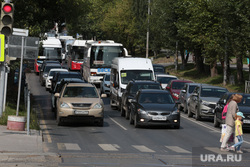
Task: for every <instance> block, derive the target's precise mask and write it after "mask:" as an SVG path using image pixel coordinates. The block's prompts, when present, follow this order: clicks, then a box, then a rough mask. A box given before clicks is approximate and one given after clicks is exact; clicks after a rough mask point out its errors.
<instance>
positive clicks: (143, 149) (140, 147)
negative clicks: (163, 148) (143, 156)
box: [132, 145, 155, 153]
mask: <svg viewBox="0 0 250 167" xmlns="http://www.w3.org/2000/svg"><path fill="white" fill-rule="evenodd" d="M132 146H133V147H134V148H135V149H137V150H139V151H141V152H148V153H153V152H155V151H154V150H151V149H149V148H147V147H146V146H143V145H132Z"/></svg>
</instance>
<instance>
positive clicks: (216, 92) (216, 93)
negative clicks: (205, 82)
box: [201, 88, 227, 97]
mask: <svg viewBox="0 0 250 167" xmlns="http://www.w3.org/2000/svg"><path fill="white" fill-rule="evenodd" d="M226 92H227V90H226V89H220V88H202V89H201V97H221V96H222V95H223V94H224V93H226Z"/></svg>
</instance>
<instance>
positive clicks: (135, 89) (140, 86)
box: [130, 84, 161, 94]
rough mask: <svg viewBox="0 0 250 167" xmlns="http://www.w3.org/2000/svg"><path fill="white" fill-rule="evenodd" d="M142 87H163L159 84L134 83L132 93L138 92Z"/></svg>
mask: <svg viewBox="0 0 250 167" xmlns="http://www.w3.org/2000/svg"><path fill="white" fill-rule="evenodd" d="M140 89H161V86H160V85H157V84H142V85H139V84H134V85H133V86H132V87H131V89H130V94H136V92H137V91H138V90H140Z"/></svg>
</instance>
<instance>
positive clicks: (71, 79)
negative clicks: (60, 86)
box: [61, 78, 86, 83]
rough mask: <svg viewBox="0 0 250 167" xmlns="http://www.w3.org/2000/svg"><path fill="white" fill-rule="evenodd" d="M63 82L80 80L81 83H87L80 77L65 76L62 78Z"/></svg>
mask: <svg viewBox="0 0 250 167" xmlns="http://www.w3.org/2000/svg"><path fill="white" fill-rule="evenodd" d="M61 82H79V83H86V81H84V80H82V79H80V78H63V79H61Z"/></svg>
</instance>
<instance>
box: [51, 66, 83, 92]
mask: <svg viewBox="0 0 250 167" xmlns="http://www.w3.org/2000/svg"><path fill="white" fill-rule="evenodd" d="M63 78H79V79H82V75H81V74H80V72H75V71H73V72H72V71H69V72H57V73H55V75H54V76H53V79H52V81H51V90H54V88H55V85H56V83H57V82H59V81H60V80H61V79H63Z"/></svg>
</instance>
